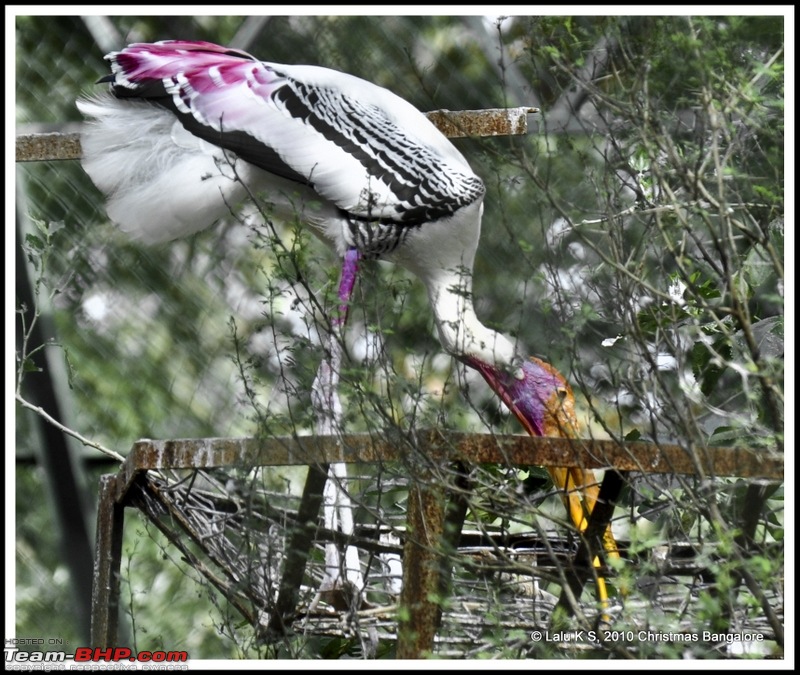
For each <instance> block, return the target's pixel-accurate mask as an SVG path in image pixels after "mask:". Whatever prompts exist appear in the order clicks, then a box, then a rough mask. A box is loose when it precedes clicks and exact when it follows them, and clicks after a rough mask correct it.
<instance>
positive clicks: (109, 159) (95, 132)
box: [77, 94, 251, 243]
mask: <svg viewBox="0 0 800 675" xmlns="http://www.w3.org/2000/svg"><path fill="white" fill-rule="evenodd" d="M77 106H78V109H79V110H80V111H81V112H82V113H83V114H84V115H85V116H86V117H87V119H88V122H87V124H85V125H84V131H83V133H82V136H81V146H82V151H83V160H82V164H83V167H84V169H85V170H86V173H88V174H89V176H90V177H91V179H92V180H93V181H94V183H95V185H97V186H98V187H99V188H100V189H101V190H102V191H103V192H104V193H105V194H106V195H107V197H108V202H107V210H108V215H109V217H110V218H111V220H113V221H114V222H115V223H117V224H118V225H120V227H121V228H122V229H123V230H124V231H126V232H128V233H129V234H130V235H131V236H132V237H133V238H134V239H140V240H142V241H144V242H146V243H156V242H160V241H169V240H171V239H176V238H178V237H182V236H185V235H189V234H192V233H194V232H197V231H199V230H202V229H204V228H206V227H208V226H209V225H211V224H212V223H213V222H214V221H216V220H217V219H218V218H220V217H222V216H224V215H225V214H226V213H227V212H228V211H229V205H230V204H236V203H238V202H239V201H241V200H242V199H243V198H244V196H245V190H244V187H243V185H242V181H241V178H242V176H241V174H242V172H249V171H251V169H250V168H249V167H244V166H241V165H242V164H243V163H242V162H241V161H239V162H238V163H236V164H234V161H233V158H231V157H230V156H228V155H226V153H225V151H224V150H222V149H220V148H217V147H216V146H213V145H211V144H209V143H206V142H205V141H203V140H201V139H199V138H197V137H196V136H193V135H192V134H190V133H189V132H187V131H186V130H185V129H184V128H183V126H182V125H181V124H180V122H178V121H176V119H175V116H174V115H173V114H172V113H171V112H169V111H168V110H166V109H164V108H162V107H161V106H159V105H155V104H152V103H148V102H146V101H135V100H130V99H128V100H119V99H117V98H115V97H114V96H112V95H111V94H103V95H100V96H96V97H92V98H83V99H80V100H78V102H77ZM220 197H222V198H220Z"/></svg>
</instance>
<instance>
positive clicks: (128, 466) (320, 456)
mask: <svg viewBox="0 0 800 675" xmlns="http://www.w3.org/2000/svg"><path fill="white" fill-rule="evenodd" d="M415 446H416V449H417V451H418V452H421V453H424V455H425V456H426V457H427V458H428V459H429V460H430V462H432V463H434V464H439V465H441V464H443V463H447V462H457V463H462V464H481V463H502V464H507V465H508V464H510V465H519V466H577V467H581V468H584V469H586V468H596V469H600V468H606V469H608V468H611V469H616V471H607V472H606V479H605V480H606V481H609V480H611V479H610V478H609V477H612V478H613V477H614V476H618V474H617V472H618V471H638V472H643V473H670V474H684V475H692V474H694V475H703V476H740V477H748V478H752V479H762V480H768V481H782V480H783V456H782V455H780V454H771V453H767V452H764V451H755V450H750V449H746V448H719V447H712V448H703V449H702V450H696V451H691V450H689V449H687V448H684V447H681V446H677V445H654V444H647V443H617V442H614V441H596V440H591V441H590V440H574V439H564V438H534V437H530V436H516V435H504V436H501V435H493V434H466V433H457V432H445V431H441V430H428V431H420V432H419V433H418V434H417V435H416V442H415ZM407 454H408V446H407V442H404V441H403V440H402V439H401V438H399V437H398V438H396V439H394V438H393V437H392V434H391V433H388V432H387V434H385V435H373V434H353V435H344V436H307V437H298V436H293V437H280V438H268V439H254V438H238V439H235V438H234V439H230V438H205V439H181V440H172V441H151V440H147V441H139V442H137V443H136V444H134V446H133V448H132V450H131V453H130V454H129V455H128V457H127V458H126V460H125V462H124V463H123V465H122V466H121V468H120V470H119V472H118V473H117V474H115V475H107V476H104V477H103V478H102V482H101V490H100V503H99V507H98V525H97V550H96V559H95V570H94V572H95V574H94V589H93V594H92V644H93V645H94V646H97V647H103V648H107V647H111V646H115V645H116V641H117V626H118V624H117V620H118V617H117V613H118V605H119V572H120V566H121V541H122V528H123V524H124V517H123V512H124V508H125V507H126V506H130V505H135V502H136V498H135V497H136V493H137V489H138V488H137V484H138V483H139V482H140V481H141V479H142V478H143V477H144V476H145V475H146V473H147V472H148V471H150V470H160V469H163V470H167V469H210V468H225V467H243V466H247V467H252V466H281V465H307V466H309V467H310V468H311V469H312V470H311V471H310V472H309V477H308V479H307V484H306V489H305V490H304V499H303V501H301V511H302V512H303V513H302V514H300V515H301V517H300V518H298V529H297V530H296V532H295V533H294V535H293V539H292V542H293V544H292V548H293V549H295V548H296V550H294V553H293V554H294V555H296V560H295V562H294V563H293V564H292V565H287V568H288V569H287V570H286V571H285V574H284V577H283V579H282V580H281V588H280V593H279V598H282V600H280V602H279V603H278V606H277V607H276V612H275V613H274V614H273V616H271V617H270V628H271V629H273V630H275V631H278V632H280V631H282V630H283V629H284V628H285V627H286V626H287V625H288V624H289V623H291V621H292V618H293V617H292V613H293V612H294V610H295V606H294V605H295V602H294V600H295V599H296V597H297V595H296V594H297V589H298V588H299V585H300V583H301V581H302V576H303V575H302V571H303V570H304V568H305V560H306V559H307V557H308V551H309V548H310V545H311V540H312V537H311V536H310V535H309V533H308V531H307V528H306V527H304V526H305V525H306V524H307V521H313V520H314V518H315V517H316V514H317V513H318V511H319V499H318V498H317V499H316V500H315V499H313V498H311V497H310V496H309V497H308V498H306V493H308V494H309V495H312V494H316V495H321V494H322V491H321V489H316V488H315V485H316V483H318V482H319V481H320V480H321V478H319V477H320V476H322V477H324V476H325V472H324V471H321V472H320V471H316V470H313V469H315V468H318V467H323V468H324V467H325V466H326V465H327V464H330V463H332V462H344V463H382V462H400V461H402V460H403V459H404V458H405V457H407ZM432 465H433V464H432ZM315 477H316V478H315ZM416 478H419V476H416ZM314 481H316V483H315V482H314ZM621 484H622V481H621V480H617V482H616V485H615V486H609V484H608V483H606V484H604V485H603V486H602V487H601V499H600V500H599V501H598V504H597V505H596V510H595V513H594V514H593V517H592V519H591V520H590V523H589V528H588V529H587V532H586V533H585V536H584V537H583V543H582V544H581V546H580V547H579V550H578V553H577V555H576V556H575V560H574V565H573V571H572V572H571V576H570V577H569V584H570V586H571V588H572V589H573V590H574V591H578V590H579V589H581V588H582V587H583V584H585V582H586V580H587V579H588V578H589V575H590V574H591V573H592V572H591V569H590V566H589V565H588V564H582V563H581V561H584V563H585V562H586V561H588V560H589V559H591V556H592V552H594V551H597V550H598V549H599V546H598V545H597V542H596V541H594V540H595V539H598V537H599V533H602V532H603V531H604V530H605V527H606V525H607V524H608V522H609V521H610V519H611V515H612V513H613V503H614V501H615V500H616V498H617V496H618V494H619V489H620V487H621ZM316 487H319V486H318V485H317V486H316ZM411 489H412V493H413V495H411V497H412V498H410V499H409V511H408V514H407V519H408V521H407V523H408V531H409V533H410V536H408V537H407V538H406V543H405V547H404V559H405V561H404V579H403V590H402V594H401V605H402V606H404V607H405V608H406V614H405V617H406V618H405V619H404V622H403V623H402V624H401V625H400V627H399V630H398V656H400V657H403V658H417V657H421V656H424V655H425V654H427V653H429V652H430V651H431V649H432V648H433V639H434V636H435V633H436V630H437V627H438V622H439V619H440V616H439V610H438V607H437V606H435V604H434V603H432V602H431V601H430V599H429V595H430V593H431V592H433V593H436V592H437V591H438V590H440V589H441V588H442V583H444V582H446V580H444V579H442V578H441V574H440V569H441V562H442V561H441V556H442V550H443V549H442V543H443V541H444V537H445V536H446V535H445V527H444V523H445V509H444V500H443V496H444V490H443V488H442V487H439V486H436V485H435V484H434V483H432V482H431V481H426V480H417V481H415V482H414V483H413V485H412V488H411ZM303 505H305V506H303ZM593 533H594V534H593ZM451 536H452V533H451ZM451 543H452V542H451ZM445 548H447V547H446V546H445ZM412 627H413V628H412Z"/></svg>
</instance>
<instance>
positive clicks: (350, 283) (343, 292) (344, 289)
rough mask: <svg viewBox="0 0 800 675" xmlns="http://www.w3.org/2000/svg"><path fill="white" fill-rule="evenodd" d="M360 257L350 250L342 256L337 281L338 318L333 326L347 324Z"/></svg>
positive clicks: (355, 251)
mask: <svg viewBox="0 0 800 675" xmlns="http://www.w3.org/2000/svg"><path fill="white" fill-rule="evenodd" d="M360 257H361V255H360V254H359V252H358V251H357V250H356V249H354V248H351V249H350V250H348V251H347V253H345V254H344V262H343V263H342V276H341V277H340V279H339V302H340V303H341V304H340V305H339V316H337V317H336V318H335V319H334V320H333V325H334V326H344V325H345V324H346V323H347V314H348V310H349V309H350V297H351V296H352V295H353V288H354V287H355V285H356V277H358V261H359V258H360Z"/></svg>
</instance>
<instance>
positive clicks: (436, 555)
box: [396, 480, 445, 659]
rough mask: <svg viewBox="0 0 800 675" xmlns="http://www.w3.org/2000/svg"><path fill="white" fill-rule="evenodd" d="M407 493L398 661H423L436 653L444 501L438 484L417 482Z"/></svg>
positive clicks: (442, 491)
mask: <svg viewBox="0 0 800 675" xmlns="http://www.w3.org/2000/svg"><path fill="white" fill-rule="evenodd" d="M408 490H409V491H408V514H407V528H408V530H407V534H406V543H405V546H404V548H403V589H402V591H401V593H400V614H399V621H398V627H397V654H396V658H398V659H421V658H425V657H426V656H428V655H429V654H430V653H431V652H432V651H433V643H434V638H435V636H436V631H437V629H438V627H439V616H440V609H441V600H442V598H441V597H439V590H440V572H441V558H442V554H443V551H442V537H443V534H444V518H445V500H444V488H443V487H442V486H441V485H440V484H439V483H437V482H429V481H427V480H420V481H414V482H413V483H412V484H411V485H410V486H409V489H408Z"/></svg>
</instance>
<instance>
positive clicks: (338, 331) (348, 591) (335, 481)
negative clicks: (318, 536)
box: [311, 249, 364, 606]
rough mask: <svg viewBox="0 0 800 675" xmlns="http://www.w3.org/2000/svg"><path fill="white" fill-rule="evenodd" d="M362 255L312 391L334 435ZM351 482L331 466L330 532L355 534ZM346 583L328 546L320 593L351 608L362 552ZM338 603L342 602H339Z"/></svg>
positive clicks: (320, 429) (322, 424)
mask: <svg viewBox="0 0 800 675" xmlns="http://www.w3.org/2000/svg"><path fill="white" fill-rule="evenodd" d="M358 260H359V254H358V251H356V250H355V249H352V250H349V251H347V253H345V256H344V262H343V265H342V275H341V278H340V281H339V295H338V298H339V308H338V313H337V315H336V316H334V317H333V318H332V319H331V328H330V331H329V332H328V336H327V341H326V347H325V356H324V357H323V359H322V362H321V363H320V366H319V370H318V371H317V376H316V377H315V378H314V384H313V385H312V389H311V402H312V406H313V408H314V413H315V416H316V433H317V434H318V435H326V436H332V435H336V434H340V433H341V432H342V404H341V400H340V398H339V372H340V368H341V364H342V358H343V343H342V339H343V334H342V333H343V328H344V326H345V324H346V322H347V315H348V308H349V302H350V297H351V296H352V293H353V288H354V287H355V282H356V278H357V276H358ZM346 480H347V467H346V466H345V465H344V464H331V465H330V467H329V469H328V482H327V483H326V485H325V492H324V495H323V504H324V518H325V527H326V529H328V530H330V531H335V530H337V529H341V531H342V532H343V533H344V534H346V535H350V534H353V531H354V524H353V505H352V503H351V501H350V498H349V496H348V495H347V493H346V491H345V490H344V487H343V485H344V483H345V482H346ZM344 570H345V574H346V583H345V582H343V580H342V579H341V573H342V564H341V557H340V554H339V548H338V546H337V545H336V544H335V543H330V544H328V545H327V546H326V547H325V576H324V578H323V580H322V583H321V585H320V593H321V594H322V593H324V594H326V596H328V597H327V598H326V599H330V600H332V601H334V602H336V601H337V600H338V599H339V598H338V597H332V596H336V595H337V594H339V593H340V592H341V591H344V592H345V597H344V598H343V600H344V601H345V605H346V606H349V604H350V599H351V598H352V597H353V594H354V593H355V594H358V593H360V592H361V590H362V589H363V588H364V580H363V578H362V575H361V566H360V562H359V558H358V550H357V549H355V548H354V547H352V546H348V547H347V548H346V550H345V566H344ZM337 604H338V603H337Z"/></svg>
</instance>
